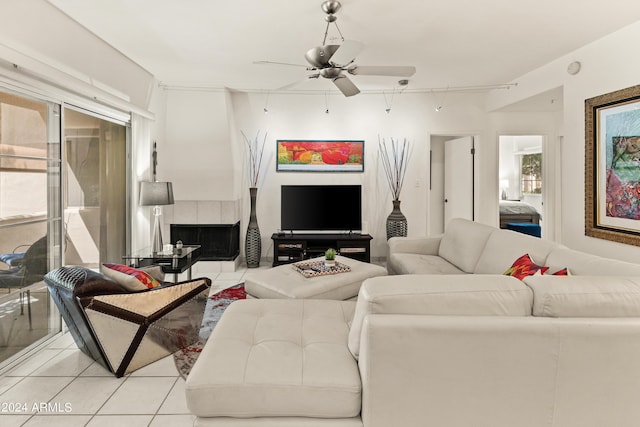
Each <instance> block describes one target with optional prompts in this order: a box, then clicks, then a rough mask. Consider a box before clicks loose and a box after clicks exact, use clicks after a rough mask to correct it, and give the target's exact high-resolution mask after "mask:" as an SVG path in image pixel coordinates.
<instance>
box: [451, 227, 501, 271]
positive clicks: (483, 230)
mask: <svg viewBox="0 0 640 427" xmlns="http://www.w3.org/2000/svg"><path fill="white" fill-rule="evenodd" d="M494 230H495V228H494V227H491V226H488V225H485V224H480V223H477V222H473V221H469V220H466V219H461V218H454V219H452V220H451V221H449V223H448V224H447V229H446V231H445V233H444V235H443V236H442V240H441V241H440V248H439V252H438V255H440V256H441V257H442V258H444V259H445V260H447V261H449V262H450V263H451V264H453V265H455V266H456V267H458V268H459V269H460V270H462V271H464V272H465V273H471V272H473V271H474V269H475V267H476V263H477V262H478V260H479V259H480V256H481V255H482V252H483V250H484V247H485V244H486V243H487V240H488V239H489V236H490V235H491V233H492V232H493V231H494ZM507 267H508V266H507ZM505 268H506V267H505ZM503 271H504V269H502V271H499V272H498V271H496V272H494V273H496V274H500V273H502V272H503Z"/></svg>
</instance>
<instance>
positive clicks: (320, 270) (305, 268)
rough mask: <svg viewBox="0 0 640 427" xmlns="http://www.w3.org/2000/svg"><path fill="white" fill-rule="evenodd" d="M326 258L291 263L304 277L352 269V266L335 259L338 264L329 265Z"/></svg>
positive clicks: (344, 271)
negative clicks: (326, 263)
mask: <svg viewBox="0 0 640 427" xmlns="http://www.w3.org/2000/svg"><path fill="white" fill-rule="evenodd" d="M325 261H326V260H325V259H324V258H314V259H310V260H308V261H300V262H296V263H293V264H291V265H292V267H293V269H294V270H296V271H297V272H298V273H300V274H302V275H303V276H304V277H316V276H326V275H328V274H338V273H346V272H348V271H351V267H349V266H348V265H346V264H342V263H341V262H338V261H335V260H334V261H335V263H336V265H335V266H333V267H328V266H327V265H325Z"/></svg>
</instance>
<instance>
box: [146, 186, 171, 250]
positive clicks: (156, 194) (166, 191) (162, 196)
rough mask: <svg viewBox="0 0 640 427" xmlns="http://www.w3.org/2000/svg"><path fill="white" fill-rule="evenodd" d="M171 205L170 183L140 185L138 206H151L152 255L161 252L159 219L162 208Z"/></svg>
mask: <svg viewBox="0 0 640 427" xmlns="http://www.w3.org/2000/svg"><path fill="white" fill-rule="evenodd" d="M172 204H173V185H172V184H171V183H170V182H158V181H153V182H148V181H143V182H141V183H140V205H141V206H153V216H154V220H153V236H152V238H151V250H152V251H153V253H158V252H162V247H163V243H162V227H161V225H160V217H161V216H162V206H163V205H172Z"/></svg>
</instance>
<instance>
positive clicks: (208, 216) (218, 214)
mask: <svg viewBox="0 0 640 427" xmlns="http://www.w3.org/2000/svg"><path fill="white" fill-rule="evenodd" d="M240 205H241V200H176V202H175V204H173V205H167V206H164V207H163V215H162V216H163V220H164V225H163V233H162V234H163V235H164V236H167V237H168V238H166V239H165V242H168V241H170V242H171V243H172V244H175V243H176V241H177V240H182V242H183V243H184V244H199V245H201V246H203V257H202V258H200V261H198V262H197V263H196V264H195V265H194V266H193V277H199V276H207V277H214V276H216V275H217V274H218V273H230V272H234V271H236V270H237V269H238V267H239V265H240V256H239V253H240V245H239V240H240V226H241V224H240ZM175 226H178V228H181V231H180V233H187V236H188V237H185V235H184V234H181V235H180V236H181V237H177V235H176V234H175V233H176V231H174V228H175ZM180 226H181V227H180ZM191 234H194V237H193V239H196V240H197V241H193V242H191V240H192V237H191ZM183 237H184V238H183ZM187 239H188V240H187Z"/></svg>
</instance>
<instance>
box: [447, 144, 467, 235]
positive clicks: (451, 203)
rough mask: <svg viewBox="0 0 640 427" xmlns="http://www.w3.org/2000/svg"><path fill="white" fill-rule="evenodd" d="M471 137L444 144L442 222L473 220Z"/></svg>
mask: <svg viewBox="0 0 640 427" xmlns="http://www.w3.org/2000/svg"><path fill="white" fill-rule="evenodd" d="M473 155H474V148H473V137H471V136H466V137H463V138H457V139H451V140H449V141H446V142H445V144H444V224H445V227H446V225H447V224H448V223H449V221H450V220H451V219H452V218H465V219H469V220H473V216H474V215H473V198H474V194H473V174H474V170H473Z"/></svg>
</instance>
